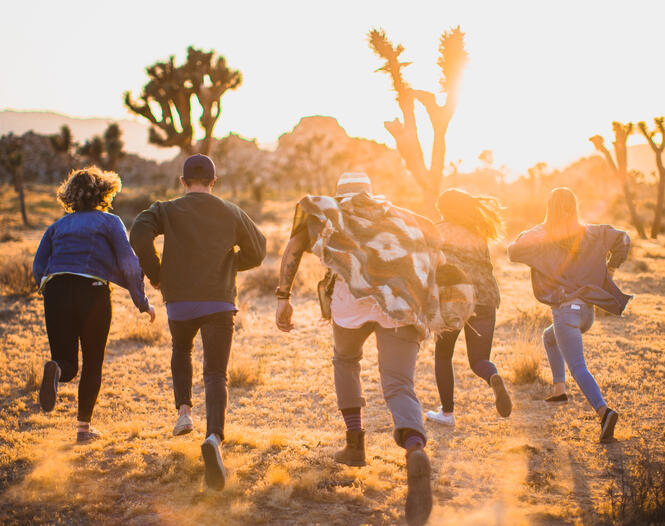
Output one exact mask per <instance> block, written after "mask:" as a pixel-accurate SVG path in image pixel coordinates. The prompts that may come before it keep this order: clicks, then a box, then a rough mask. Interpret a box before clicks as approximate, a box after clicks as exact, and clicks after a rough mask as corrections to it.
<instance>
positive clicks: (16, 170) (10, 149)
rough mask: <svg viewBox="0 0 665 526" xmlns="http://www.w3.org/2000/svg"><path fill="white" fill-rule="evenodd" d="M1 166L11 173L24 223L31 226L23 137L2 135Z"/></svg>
mask: <svg viewBox="0 0 665 526" xmlns="http://www.w3.org/2000/svg"><path fill="white" fill-rule="evenodd" d="M0 167H2V169H3V170H5V171H6V172H8V173H9V174H10V175H11V177H12V182H13V183H14V189H15V190H16V193H17V194H18V200H19V205H20V207H21V217H22V218H23V224H24V225H25V226H30V222H29V221H28V213H27V212H26V208H25V191H24V188H23V144H22V141H21V138H20V137H17V136H16V135H14V134H13V133H9V134H8V135H5V136H4V137H0Z"/></svg>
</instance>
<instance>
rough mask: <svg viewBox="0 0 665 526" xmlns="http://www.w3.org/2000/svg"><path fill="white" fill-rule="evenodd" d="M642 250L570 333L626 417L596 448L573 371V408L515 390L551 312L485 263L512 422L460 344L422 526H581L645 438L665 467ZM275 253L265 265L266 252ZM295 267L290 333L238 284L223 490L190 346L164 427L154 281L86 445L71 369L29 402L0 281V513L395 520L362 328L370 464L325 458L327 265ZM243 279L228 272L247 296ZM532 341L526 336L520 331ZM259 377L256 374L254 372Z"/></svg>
mask: <svg viewBox="0 0 665 526" xmlns="http://www.w3.org/2000/svg"><path fill="white" fill-rule="evenodd" d="M1 206H2V203H0V207H1ZM35 207H36V203H35ZM271 207H273V205H272V204H271V203H267V204H266V208H267V209H271V210H272V208H271ZM274 209H275V210H278V211H279V213H280V214H281V215H280V216H279V217H281V218H282V220H281V221H282V222H281V224H280V225H265V227H266V230H271V229H272V231H271V234H270V235H271V236H276V237H279V236H281V239H285V238H286V236H287V235H288V232H287V230H288V223H289V221H290V219H291V217H292V212H293V208H292V206H291V205H290V206H282V207H281V208H278V207H275V208H274ZM0 214H2V211H1V210H0ZM263 226H264V225H262V228H263ZM42 232H43V230H37V229H36V230H22V231H21V238H22V240H21V241H20V242H19V241H9V242H7V243H3V244H2V255H3V256H4V257H17V256H19V255H21V254H24V255H27V254H30V253H33V252H34V249H35V247H36V245H37V243H38V242H39V238H40V237H41V234H42ZM638 248H639V247H638ZM648 250H649V251H650V253H652V254H653V256H657V257H650V258H649V266H650V268H651V270H652V273H651V274H646V273H632V272H623V271H622V270H620V271H619V272H618V275H617V281H618V282H619V283H621V284H622V285H623V286H624V287H625V288H626V291H627V292H631V293H632V292H635V293H637V295H636V298H635V300H634V301H633V302H632V303H631V304H630V306H629V309H628V312H627V314H626V316H625V317H624V318H618V317H603V318H599V319H598V320H597V321H596V324H595V325H594V326H593V327H592V329H591V330H590V331H589V332H588V333H587V334H585V336H584V343H585V356H586V359H587V363H588V366H589V369H590V371H591V372H592V373H593V375H594V377H595V378H596V380H597V381H598V383H599V385H600V387H601V389H602V392H603V395H604V397H605V398H606V400H607V401H608V403H609V404H610V405H611V407H613V408H615V409H617V410H618V411H619V413H620V415H621V416H620V419H619V423H618V425H617V429H616V433H615V435H616V437H617V439H618V441H617V442H616V443H612V444H607V445H602V446H601V445H599V444H598V442H597V433H598V424H597V419H596V416H595V414H594V413H593V411H592V410H591V409H590V408H589V406H588V404H587V403H586V400H585V399H584V397H583V396H582V395H581V393H580V392H579V389H578V388H577V386H576V385H575V383H574V382H573V381H572V380H569V382H568V388H569V390H570V392H571V394H572V401H571V402H569V403H568V404H567V405H566V406H561V407H557V408H547V407H544V404H543V402H542V398H543V396H544V394H545V391H546V389H547V388H546V387H545V386H544V385H543V384H542V383H541V382H539V381H535V382H533V383H525V384H520V385H518V384H517V383H515V382H513V381H512V380H513V378H512V376H513V374H512V373H513V371H512V362H513V360H518V359H519V358H521V357H522V356H523V355H524V354H525V351H526V350H527V349H526V348H527V347H529V346H530V351H531V352H532V353H535V356H538V358H539V360H540V365H541V372H542V373H543V374H544V375H545V376H547V375H548V368H547V367H546V365H545V364H546V363H547V362H546V358H545V352H544V349H543V348H542V344H541V343H540V340H539V338H540V334H539V331H540V329H541V327H542V326H543V324H545V323H548V321H549V320H548V319H547V310H546V309H543V308H541V307H538V306H537V305H536V303H535V300H533V297H532V293H531V286H530V282H529V273H528V269H526V268H523V267H519V266H517V265H512V264H510V263H507V262H506V261H505V259H502V258H500V257H497V258H496V260H495V268H496V270H497V275H498V280H499V284H500V286H501V292H502V297H503V301H502V306H501V308H500V309H499V313H498V315H499V319H500V320H501V321H502V323H500V324H499V326H498V327H497V331H496V335H495V340H494V347H493V351H492V360H493V361H494V362H495V363H496V365H497V367H498V368H499V371H500V372H501V374H502V375H503V377H504V379H505V381H506V386H507V388H508V390H509V392H510V393H511V397H512V400H513V413H512V415H511V416H510V418H508V419H503V418H500V417H499V416H498V415H497V412H496V409H495V407H494V400H493V396H492V391H491V389H490V388H489V387H488V386H487V384H486V383H485V382H483V381H481V380H480V379H478V378H477V377H476V376H475V375H474V374H473V373H472V371H471V370H470V368H469V365H468V362H467V357H466V353H465V352H464V339H463V338H460V340H459V342H458V344H457V345H458V349H457V352H456V353H455V356H454V358H453V360H454V364H455V381H456V395H455V396H456V398H455V408H456V409H455V413H456V419H457V425H456V427H455V428H452V429H451V428H444V427H442V426H437V425H435V424H433V423H431V422H427V423H426V429H427V432H428V445H427V452H428V454H429V455H430V458H431V461H432V484H433V494H434V502H435V508H434V511H433V515H432V519H431V520H430V523H429V524H430V525H435V524H436V525H469V526H470V525H476V524H496V525H512V524H516V525H526V524H538V525H542V526H555V525H560V524H590V525H593V524H595V523H598V522H602V521H603V520H604V519H603V516H602V513H603V512H604V511H607V510H606V509H605V508H604V507H603V506H604V504H605V503H607V502H608V496H607V493H606V491H605V490H606V488H607V486H608V485H609V484H610V483H611V482H612V480H616V482H617V486H616V488H617V489H616V490H615V494H616V495H618V493H617V491H618V488H619V486H618V484H619V482H620V478H619V475H620V471H619V466H622V465H630V458H631V457H632V456H633V451H635V446H636V444H637V443H638V442H639V441H642V440H644V441H646V442H647V443H648V444H649V446H650V448H651V458H652V459H653V460H656V461H662V459H663V458H665V441H664V440H663V439H664V438H665V435H664V434H663V429H665V416H664V415H663V414H662V412H661V411H660V408H661V407H663V406H665V364H663V360H662V356H663V352H665V342H664V341H663V338H662V333H663V329H664V328H665V327H664V325H663V317H662V313H663V311H664V310H665V279H661V278H660V277H659V276H663V275H665V249H664V248H663V247H660V246H655V245H649V247H648ZM277 263H278V261H277V259H276V258H275V259H271V260H270V261H269V262H268V264H273V265H277ZM302 270H303V273H302V274H301V276H303V277H304V278H303V281H302V282H301V283H297V284H296V289H295V293H294V300H293V304H294V309H295V313H294V323H295V325H296V329H295V330H294V331H293V332H292V333H290V334H283V333H280V332H278V331H277V330H276V328H275V327H274V305H275V303H274V300H273V298H272V297H271V296H269V295H258V294H256V293H251V294H245V293H244V292H241V293H242V294H243V295H244V296H243V300H242V301H241V303H240V305H239V308H240V310H241V312H240V316H241V318H240V319H241V320H242V330H240V331H238V332H237V333H236V334H235V335H234V344H233V350H232V355H231V362H230V368H229V375H230V377H231V376H233V377H232V378H230V383H232V387H231V389H230V391H229V401H228V412H227V419H226V429H225V434H226V439H225V443H224V445H223V448H222V455H223V457H224V463H225V465H226V466H227V467H228V470H229V480H228V482H227V486H226V488H225V489H224V491H222V492H214V491H210V490H208V489H206V487H205V484H204V482H203V467H202V463H201V458H200V443H201V441H202V440H203V438H204V433H205V404H204V387H203V382H202V361H203V358H202V349H201V342H200V338H197V339H196V341H195V347H194V352H193V358H194V360H193V362H194V386H193V399H194V400H193V402H194V408H193V413H194V417H195V429H194V432H193V433H191V434H189V435H186V436H184V437H172V436H171V435H170V433H171V429H172V426H173V424H174V422H175V416H176V413H175V409H174V406H173V392H172V386H171V374H170V357H171V353H170V343H169V341H168V338H167V337H166V336H168V332H167V328H166V326H165V319H164V315H163V313H164V306H163V304H162V303H161V300H160V298H159V293H158V292H156V291H154V290H151V289H149V290H148V294H149V297H150V299H151V302H152V303H153V304H154V305H155V306H156V308H157V310H158V313H159V314H158V319H157V321H156V322H155V325H154V326H150V325H149V324H148V322H147V321H146V319H145V315H143V316H141V317H140V318H141V319H138V313H137V311H136V309H135V308H134V306H133V304H132V302H131V299H130V298H129V295H128V294H127V292H126V291H124V290H123V289H120V288H116V289H115V291H114V294H113V308H114V319H113V325H112V330H111V335H110V340H109V345H108V349H107V350H108V352H107V356H106V359H105V363H104V375H103V383H102V389H101V392H100V395H99V399H98V404H97V407H96V409H95V414H94V416H93V424H94V425H95V426H96V427H97V428H99V429H100V430H101V431H102V432H103V433H104V436H103V438H102V439H101V440H100V441H98V442H96V443H93V444H89V445H85V446H80V445H76V444H75V442H74V437H75V422H76V397H77V385H78V379H76V380H74V381H73V382H70V383H67V384H61V386H60V389H59V392H58V403H57V405H56V408H55V410H54V411H53V412H51V413H46V414H45V413H42V412H40V410H39V407H38V403H37V396H38V394H37V392H36V391H35V390H30V389H28V388H27V387H28V385H31V386H32V387H34V386H35V385H36V384H37V383H38V379H39V375H40V374H41V367H42V365H43V363H44V361H45V360H46V359H48V357H49V351H48V342H47V338H46V334H45V331H44V323H43V307H42V303H41V301H40V298H39V297H38V296H37V295H36V294H33V295H30V296H28V297H27V298H24V297H18V296H10V295H8V294H6V293H4V292H2V291H0V421H2V425H1V426H0V523H2V524H8V525H14V524H16V525H18V524H73V525H88V524H101V525H115V524H123V525H129V526H138V525H141V526H143V525H160V526H161V525H165V526H171V525H178V526H180V525H184V526H188V525H194V524H211V523H212V524H218V523H223V524H225V525H231V526H234V525H247V524H252V525H254V524H257V525H267V524H271V525H272V524H276V525H310V524H325V525H328V524H340V525H346V524H349V525H351V524H353V525H356V524H369V525H384V524H404V509H403V508H404V498H405V495H406V472H405V466H404V453H403V451H402V450H401V449H399V448H398V447H397V446H396V445H395V444H394V442H393V439H392V437H391V430H392V420H391V417H390V414H389V413H388V411H387V410H386V405H385V401H384V400H383V396H382V390H381V385H380V382H379V378H378V360H377V353H376V350H375V348H374V344H375V342H374V338H373V337H370V338H369V339H368V341H367V343H366V344H365V347H364V358H363V360H362V370H363V372H362V379H363V385H364V397H365V398H366V400H367V407H366V408H365V409H364V411H363V422H364V426H365V428H366V429H367V437H366V443H367V453H368V459H369V461H370V464H369V465H368V466H367V467H364V468H359V469H358V468H349V467H346V466H341V465H338V464H335V463H334V462H333V461H332V458H331V457H332V454H333V452H334V451H335V450H336V449H338V448H339V447H341V446H342V445H343V442H344V424H343V421H342V419H341V417H340V415H339V412H338V410H337V403H336V398H335V393H334V385H333V369H332V363H331V357H332V344H331V329H330V327H329V326H327V325H320V324H319V323H318V320H319V317H320V314H319V312H318V305H317V303H316V300H315V299H314V294H313V286H314V284H315V283H316V280H317V279H320V277H321V275H322V274H323V272H322V268H321V267H320V265H319V264H318V262H317V261H316V258H314V257H311V256H306V257H305V258H304V260H303V269H302ZM243 274H245V275H249V273H243ZM242 279H244V278H242ZM312 282H314V283H312ZM242 286H243V284H242V281H241V283H240V289H241V291H242ZM271 288H272V287H271ZM638 291H639V293H638ZM269 292H270V293H271V292H272V290H270V291H269ZM517 307H519V308H520V309H521V310H518V309H517ZM523 311H524V312H527V313H528V314H524V313H523ZM543 312H544V313H545V314H542V313H543ZM134 326H138V327H141V328H142V329H143V328H145V329H148V330H151V331H152V330H153V329H155V330H158V331H159V332H161V334H162V335H163V336H164V338H163V339H160V337H159V336H155V335H153V336H150V337H148V338H147V339H146V341H147V343H142V341H141V340H140V338H132V339H127V338H124V337H125V336H126V335H127V334H128V333H131V332H132V330H133V329H132V327H134ZM532 327H537V329H532ZM516 329H520V330H516ZM139 332H141V331H139ZM526 332H530V333H534V334H536V335H537V337H536V336H534V338H532V339H527V338H526ZM520 342H523V343H520ZM433 361H434V359H433V342H432V341H431V340H428V341H426V342H424V343H423V345H422V349H421V352H420V353H419V355H418V363H417V375H416V392H417V393H418V397H419V399H420V401H421V403H422V405H423V409H424V410H428V409H433V408H435V407H436V406H438V404H439V401H438V393H437V389H436V383H435V380H434V372H433ZM254 373H256V374H257V376H256V378H258V381H257V380H256V379H250V378H251V376H252V374H254ZM236 375H237V376H238V378H241V377H242V378H244V379H242V380H236V379H235V376H236ZM519 376H520V378H521V375H519ZM236 382H237V383H236ZM243 385H244V386H245V387H240V386H243ZM608 463H610V465H611V466H613V469H612V470H611V471H610V472H609V473H608V470H607V464H608ZM497 474H499V475H497ZM653 480H656V479H655V478H654V479H653ZM617 498H618V497H617ZM608 520H609V519H607V520H605V522H607V521H608ZM618 520H619V519H618V518H617V521H618Z"/></svg>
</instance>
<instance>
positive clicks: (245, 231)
mask: <svg viewBox="0 0 665 526" xmlns="http://www.w3.org/2000/svg"><path fill="white" fill-rule="evenodd" d="M160 234H164V250H163V254H162V259H161V261H160V259H159V256H158V254H157V251H156V249H155V244H154V240H155V237H157V236H158V235H160ZM129 238H130V242H131V244H132V246H133V247H134V250H135V251H136V254H137V255H138V257H139V261H140V262H141V267H142V268H143V271H144V272H145V274H146V276H148V279H149V280H150V282H151V283H152V284H153V285H159V286H160V290H161V291H162V295H163V297H164V301H166V302H170V301H225V302H228V303H234V302H235V300H236V295H237V290H236V273H237V272H238V271H239V270H248V269H250V268H253V267H257V266H259V265H260V264H261V261H263V258H264V257H265V255H266V239H265V237H264V236H263V234H262V233H261V232H260V231H259V229H258V228H257V227H256V225H255V224H254V223H253V221H252V220H251V219H250V218H249V216H248V215H247V214H246V213H245V212H243V211H242V210H241V209H240V208H239V207H238V206H236V205H234V204H233V203H230V202H228V201H225V200H223V199H220V198H218V197H216V196H215V195H213V194H209V193H203V192H190V193H188V194H186V195H184V196H183V197H180V198H178V199H174V200H172V201H157V202H156V203H153V205H152V206H151V207H150V208H149V209H148V210H144V211H143V212H141V213H140V214H139V215H138V217H137V218H136V220H135V221H134V225H133V226H132V228H131V231H130V236H129ZM236 247H237V248H238V250H236Z"/></svg>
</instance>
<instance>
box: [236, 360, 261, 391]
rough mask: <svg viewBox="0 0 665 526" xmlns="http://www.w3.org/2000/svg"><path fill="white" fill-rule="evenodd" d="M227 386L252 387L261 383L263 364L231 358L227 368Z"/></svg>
mask: <svg viewBox="0 0 665 526" xmlns="http://www.w3.org/2000/svg"><path fill="white" fill-rule="evenodd" d="M228 377H229V387H254V386H256V385H259V384H261V383H263V365H262V362H261V361H260V360H259V361H257V362H254V361H250V360H247V359H241V360H232V361H231V364H230V365H229V369H228Z"/></svg>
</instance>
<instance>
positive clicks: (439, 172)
mask: <svg viewBox="0 0 665 526" xmlns="http://www.w3.org/2000/svg"><path fill="white" fill-rule="evenodd" d="M368 38H369V45H370V47H371V48H372V49H373V50H374V52H375V53H376V54H377V55H379V56H380V57H381V58H383V59H384V60H385V63H384V65H383V66H382V67H381V68H379V69H378V70H377V71H383V72H385V73H387V74H389V75H390V77H391V79H392V83H393V89H394V90H395V93H396V94H397V103H398V104H399V107H400V110H401V112H402V116H403V119H404V122H400V120H399V119H395V120H393V121H390V122H386V123H384V125H385V127H386V130H388V132H389V133H390V134H391V135H392V136H393V138H394V139H395V144H396V145H397V150H398V151H399V153H400V155H401V156H402V158H403V159H404V162H405V163H406V166H407V167H408V169H409V171H410V172H411V175H412V176H413V178H414V179H415V180H416V182H417V183H418V185H419V186H420V188H421V190H422V192H423V201H425V202H428V203H433V202H434V200H435V199H436V196H437V195H439V189H440V185H441V180H442V178H443V167H444V162H445V155H446V132H447V131H448V125H449V124H450V120H451V119H452V117H453V114H454V113H455V109H456V108H457V100H458V92H459V86H460V81H461V79H462V73H463V72H464V68H465V66H466V63H467V62H468V53H467V52H466V49H465V48H464V33H463V32H462V31H461V30H460V28H459V26H457V27H456V28H454V29H452V30H450V31H444V33H443V34H442V35H441V38H440V40H439V59H438V60H437V65H438V66H439V67H440V68H441V80H440V87H441V90H442V91H443V92H444V93H445V94H446V101H445V103H444V104H443V105H440V104H438V103H437V101H436V96H435V95H434V93H433V92H430V91H423V90H416V89H413V88H411V86H409V84H408V83H407V82H406V81H405V80H404V78H403V76H402V68H404V67H406V66H408V65H409V64H410V62H400V60H399V56H400V55H401V54H402V52H403V51H404V46H402V45H401V44H398V45H397V46H395V45H393V43H392V42H390V40H388V37H387V36H386V33H385V31H384V30H383V29H372V30H371V31H370V32H369V34H368ZM415 101H418V102H420V103H421V104H422V105H423V106H424V107H425V110H426V111H427V115H428V117H429V120H430V122H431V124H432V130H433V132H434V139H433V144H432V157H431V162H430V167H429V169H427V167H426V165H425V158H424V155H423V149H422V146H421V144H420V140H419V138H418V130H417V127H416V117H415V108H414V103H415Z"/></svg>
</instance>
